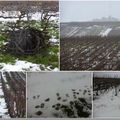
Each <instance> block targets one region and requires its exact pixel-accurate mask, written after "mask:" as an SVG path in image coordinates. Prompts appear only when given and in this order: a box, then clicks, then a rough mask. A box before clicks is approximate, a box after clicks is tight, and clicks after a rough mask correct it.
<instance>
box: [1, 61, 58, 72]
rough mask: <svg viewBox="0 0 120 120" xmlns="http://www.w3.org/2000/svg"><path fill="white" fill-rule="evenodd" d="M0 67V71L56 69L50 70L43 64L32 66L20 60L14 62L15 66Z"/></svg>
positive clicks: (49, 67) (32, 64) (5, 65)
mask: <svg viewBox="0 0 120 120" xmlns="http://www.w3.org/2000/svg"><path fill="white" fill-rule="evenodd" d="M0 66H2V69H1V71H42V70H43V69H44V71H52V70H53V71H54V70H56V69H57V68H54V69H51V66H48V67H46V66H45V65H43V64H34V63H31V62H27V61H22V60H16V62H15V64H14V65H12V64H5V63H0Z"/></svg>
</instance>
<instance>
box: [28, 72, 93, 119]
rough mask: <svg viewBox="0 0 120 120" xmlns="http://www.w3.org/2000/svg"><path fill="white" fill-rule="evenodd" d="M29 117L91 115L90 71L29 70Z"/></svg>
mask: <svg viewBox="0 0 120 120" xmlns="http://www.w3.org/2000/svg"><path fill="white" fill-rule="evenodd" d="M27 79H28V82H27V88H28V90H27V91H28V92H27V95H28V98H27V103H28V105H27V107H28V108H27V111H28V113H27V115H28V117H58V118H59V117H62V118H67V117H71V118H72V117H91V112H92V101H91V100H92V98H91V97H92V96H91V79H92V73H90V72H85V73H83V72H77V73H74V72H65V73H63V72H61V73H60V72H55V73H52V72H42V73H32V72H29V73H28V76H27Z"/></svg>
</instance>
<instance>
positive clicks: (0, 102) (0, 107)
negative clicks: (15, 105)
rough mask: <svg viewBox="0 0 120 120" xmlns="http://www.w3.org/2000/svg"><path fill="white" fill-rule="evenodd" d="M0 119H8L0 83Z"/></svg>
mask: <svg viewBox="0 0 120 120" xmlns="http://www.w3.org/2000/svg"><path fill="white" fill-rule="evenodd" d="M0 118H10V117H9V114H8V109H7V105H6V102H5V99H4V93H3V90H2V84H1V82H0Z"/></svg>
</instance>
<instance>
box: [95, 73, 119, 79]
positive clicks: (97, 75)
mask: <svg viewBox="0 0 120 120" xmlns="http://www.w3.org/2000/svg"><path fill="white" fill-rule="evenodd" d="M94 76H96V77H108V76H109V77H113V78H114V77H119V78H120V72H94Z"/></svg>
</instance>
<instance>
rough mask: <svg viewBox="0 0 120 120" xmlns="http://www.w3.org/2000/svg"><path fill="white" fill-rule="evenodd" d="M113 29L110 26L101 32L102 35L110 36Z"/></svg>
mask: <svg viewBox="0 0 120 120" xmlns="http://www.w3.org/2000/svg"><path fill="white" fill-rule="evenodd" d="M111 30H112V28H108V29H107V30H105V31H102V32H100V36H102V37H104V36H108V34H109V32H110V31H111Z"/></svg>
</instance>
